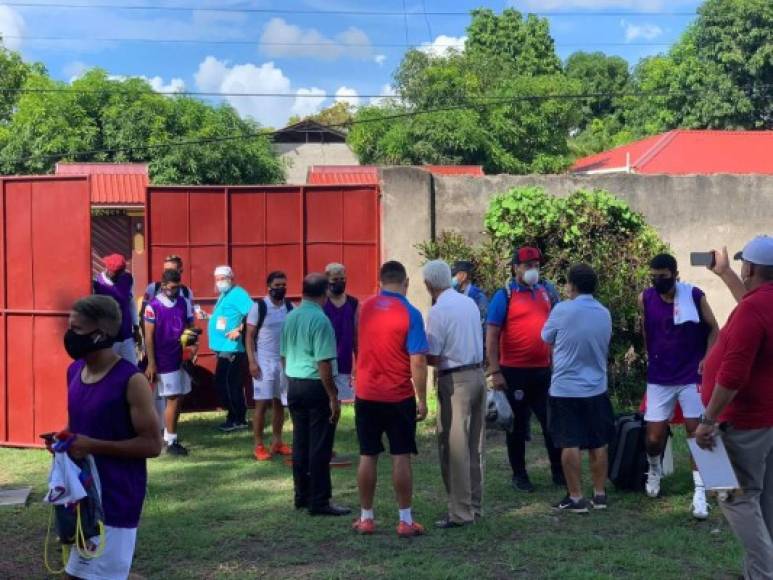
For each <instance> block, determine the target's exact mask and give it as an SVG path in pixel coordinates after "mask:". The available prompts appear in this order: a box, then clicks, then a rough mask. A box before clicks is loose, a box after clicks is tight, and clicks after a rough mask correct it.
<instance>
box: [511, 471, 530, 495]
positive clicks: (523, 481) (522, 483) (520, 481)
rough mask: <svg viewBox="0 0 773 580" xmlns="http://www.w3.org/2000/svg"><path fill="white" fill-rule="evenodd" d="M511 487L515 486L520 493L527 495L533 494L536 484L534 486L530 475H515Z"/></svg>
mask: <svg viewBox="0 0 773 580" xmlns="http://www.w3.org/2000/svg"><path fill="white" fill-rule="evenodd" d="M511 485H512V486H513V489H516V490H518V491H523V492H526V493H532V492H533V491H534V484H532V482H531V480H530V479H529V474H528V473H521V474H519V475H514V476H513V480H512V482H511Z"/></svg>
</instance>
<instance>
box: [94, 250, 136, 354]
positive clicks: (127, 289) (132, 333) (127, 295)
mask: <svg viewBox="0 0 773 580" xmlns="http://www.w3.org/2000/svg"><path fill="white" fill-rule="evenodd" d="M102 262H103V263H104V264H105V271H104V272H102V273H101V274H99V275H98V276H97V277H96V279H95V280H94V284H93V291H94V294H100V295H103V296H110V297H111V298H112V299H114V300H115V301H116V302H118V306H119V307H120V309H121V328H120V330H119V332H118V336H117V337H116V338H115V344H114V345H113V350H115V352H116V353H118V355H119V356H120V357H122V358H124V359H126V360H127V361H129V362H130V363H132V364H134V365H136V364H137V351H136V347H137V345H138V344H139V343H140V341H141V337H140V320H139V313H138V312H137V308H136V306H135V304H134V278H133V277H132V275H131V274H129V272H127V271H126V258H124V257H123V256H121V255H120V254H111V255H109V256H105V257H104V258H102Z"/></svg>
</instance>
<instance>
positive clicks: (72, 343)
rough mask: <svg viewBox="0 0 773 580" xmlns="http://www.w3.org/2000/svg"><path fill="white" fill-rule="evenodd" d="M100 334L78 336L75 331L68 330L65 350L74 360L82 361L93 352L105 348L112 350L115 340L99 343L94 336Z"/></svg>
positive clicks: (107, 339)
mask: <svg viewBox="0 0 773 580" xmlns="http://www.w3.org/2000/svg"><path fill="white" fill-rule="evenodd" d="M97 332H99V331H98V330H95V331H94V332H91V333H89V334H78V333H77V332H75V331H74V330H73V329H71V328H70V329H68V330H67V332H65V333H64V350H66V351H67V354H69V355H70V357H71V358H72V359H74V360H78V359H82V358H83V357H85V356H86V355H88V354H91V353H92V352H96V351H98V350H102V349H104V348H110V347H112V346H113V343H115V339H114V338H101V339H99V340H97V341H95V340H94V335H95V334H96V333H97Z"/></svg>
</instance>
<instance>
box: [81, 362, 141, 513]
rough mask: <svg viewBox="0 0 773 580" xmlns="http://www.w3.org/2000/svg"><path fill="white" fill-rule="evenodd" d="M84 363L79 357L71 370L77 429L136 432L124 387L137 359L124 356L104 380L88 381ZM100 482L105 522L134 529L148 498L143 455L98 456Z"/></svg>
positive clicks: (110, 436)
mask: <svg viewBox="0 0 773 580" xmlns="http://www.w3.org/2000/svg"><path fill="white" fill-rule="evenodd" d="M85 365H86V363H85V361H83V360H79V361H76V362H74V363H72V364H71V365H70V368H68V369H67V384H68V390H67V412H68V415H69V423H68V425H69V429H70V431H72V432H73V433H76V434H79V435H85V436H86V437H93V438H95V439H104V440H106V441H124V440H126V439H132V438H134V437H136V436H137V433H136V432H135V431H134V426H133V425H132V421H131V417H130V415H129V403H128V402H127V400H126V389H127V386H128V384H129V379H131V378H132V377H133V376H134V375H135V374H137V373H138V372H139V370H137V367H135V366H134V365H133V364H131V363H129V362H127V361H125V360H123V359H121V360H119V361H118V362H117V363H116V364H115V366H114V367H113V368H112V369H110V371H109V372H108V373H107V375H105V376H104V377H103V378H102V380H100V381H99V382H96V383H93V384H84V383H83V381H82V380H81V372H82V371H83V367H84V366H85ZM94 461H95V462H96V464H97V470H98V472H99V480H100V483H101V484H102V507H103V508H104V511H105V525H108V526H112V527H115V528H136V527H137V524H138V523H139V521H140V514H141V513H142V503H143V502H144V501H145V487H146V485H147V480H148V474H147V468H146V464H145V460H144V459H130V458H125V457H113V456H110V455H95V456H94Z"/></svg>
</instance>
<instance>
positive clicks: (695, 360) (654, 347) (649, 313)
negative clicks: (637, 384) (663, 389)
mask: <svg viewBox="0 0 773 580" xmlns="http://www.w3.org/2000/svg"><path fill="white" fill-rule="evenodd" d="M692 298H693V300H694V301H695V306H696V308H697V309H698V312H700V303H701V298H703V292H702V291H701V290H700V289H698V288H695V287H693V290H692ZM643 301H644V329H645V331H646V334H647V354H648V358H649V363H648V365H647V381H648V382H649V383H652V384H656V385H664V386H678V385H692V384H697V383H700V382H701V377H700V375H699V374H698V365H699V364H700V362H701V361H702V360H703V357H704V356H706V346H707V344H708V338H709V326H708V324H706V323H705V322H703V320H701V322H685V323H683V324H678V325H676V324H674V304H673V303H668V302H665V301H664V300H663V299H662V298H661V297H660V294H658V291H657V290H655V289H654V288H647V289H646V290H645V291H644V295H643Z"/></svg>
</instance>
